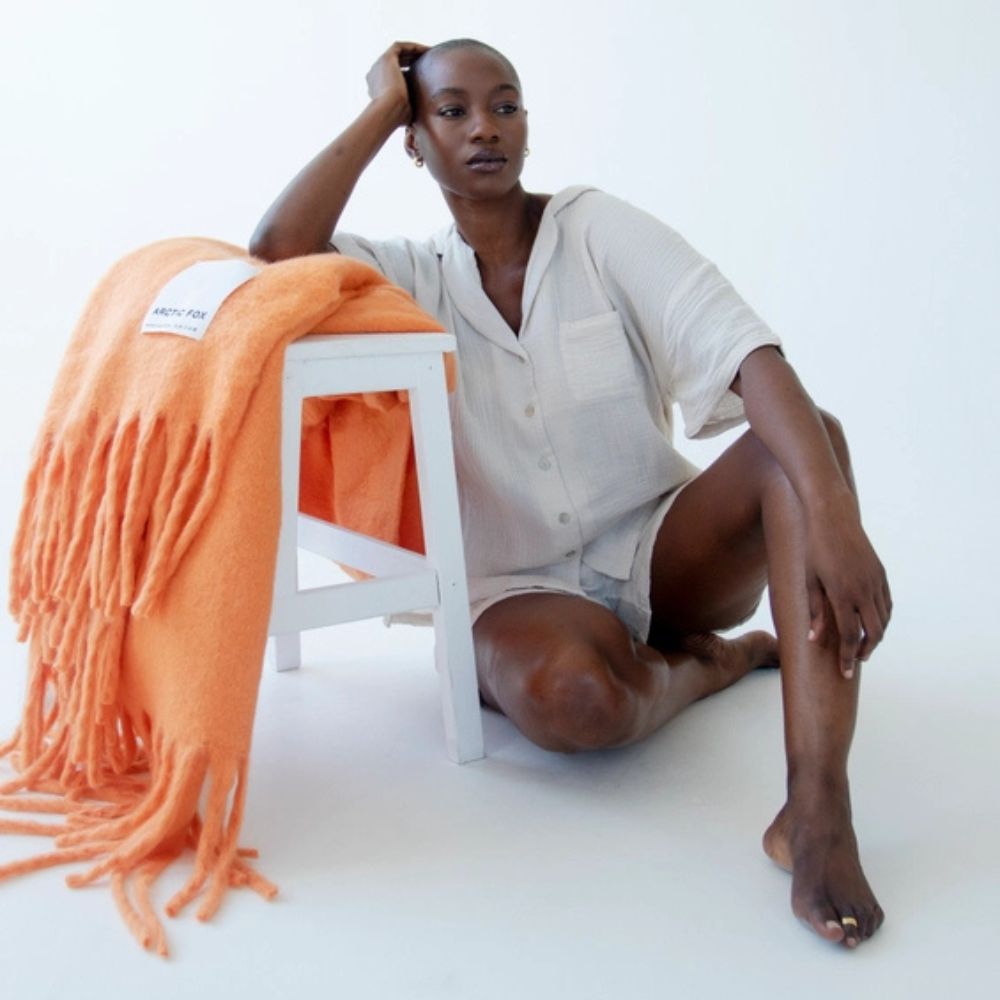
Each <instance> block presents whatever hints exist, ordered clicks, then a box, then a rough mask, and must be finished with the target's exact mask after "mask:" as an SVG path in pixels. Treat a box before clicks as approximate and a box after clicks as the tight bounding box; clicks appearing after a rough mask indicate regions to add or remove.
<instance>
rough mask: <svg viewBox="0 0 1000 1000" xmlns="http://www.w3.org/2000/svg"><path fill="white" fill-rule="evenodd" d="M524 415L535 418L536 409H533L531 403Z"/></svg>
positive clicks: (525, 409)
mask: <svg viewBox="0 0 1000 1000" xmlns="http://www.w3.org/2000/svg"><path fill="white" fill-rule="evenodd" d="M524 415H525V416H526V417H533V416H534V415H535V408H534V407H533V406H532V405H531V403H529V404H528V405H527V406H526V407H525V408H524Z"/></svg>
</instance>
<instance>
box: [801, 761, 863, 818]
mask: <svg viewBox="0 0 1000 1000" xmlns="http://www.w3.org/2000/svg"><path fill="white" fill-rule="evenodd" d="M787 789H788V804H789V806H790V807H791V808H793V809H796V810H806V811H812V810H814V809H820V810H823V811H829V810H831V809H835V808H837V807H840V808H843V809H846V812H847V816H848V818H849V817H850V811H851V790H850V785H849V783H848V780H847V772H846V771H845V770H844V769H843V768H817V767H802V766H795V765H793V764H789V767H788V784H787Z"/></svg>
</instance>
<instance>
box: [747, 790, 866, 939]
mask: <svg viewBox="0 0 1000 1000" xmlns="http://www.w3.org/2000/svg"><path fill="white" fill-rule="evenodd" d="M764 850H765V851H766V852H767V854H768V856H769V857H770V858H771V860H772V861H774V862H775V863H776V864H778V865H780V866H781V867H782V868H784V869H785V870H786V871H789V872H791V873H792V910H793V912H794V913H795V915H796V916H797V917H798V918H799V919H800V920H802V921H803V922H804V923H806V924H808V925H809V926H810V927H811V928H812V929H813V930H814V931H815V932H816V933H817V934H819V935H820V937H823V938H826V940H828V941H834V942H842V943H843V944H844V945H845V946H846V947H848V948H855V947H857V945H858V944H859V943H860V942H861V941H864V940H866V939H867V938H870V937H871V936H872V935H873V934H874V933H875V931H876V930H878V928H879V927H880V926H881V925H882V921H883V920H884V919H885V914H884V913H883V912H882V907H881V906H879V905H878V901H877V900H876V899H875V894H874V893H873V892H872V890H871V887H870V886H869V885H868V880H867V879H866V878H865V875H864V872H863V871H862V870H861V861H860V859H859V858H858V844H857V840H856V839H855V836H854V828H853V827H852V825H851V819H850V808H849V807H845V806H844V805H841V804H837V805H835V806H833V807H832V808H831V807H829V805H827V806H826V807H824V808H809V809H797V808H795V807H794V806H792V805H791V804H786V805H785V806H784V807H783V808H782V810H781V811H780V812H779V813H778V815H777V816H776V817H775V820H774V822H773V823H772V824H771V825H770V827H768V829H767V831H766V832H765V834H764Z"/></svg>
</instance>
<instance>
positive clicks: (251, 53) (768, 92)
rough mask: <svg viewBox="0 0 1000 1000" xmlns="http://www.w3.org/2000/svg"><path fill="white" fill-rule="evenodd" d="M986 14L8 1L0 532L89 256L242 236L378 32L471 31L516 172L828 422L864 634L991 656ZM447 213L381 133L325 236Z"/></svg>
mask: <svg viewBox="0 0 1000 1000" xmlns="http://www.w3.org/2000/svg"><path fill="white" fill-rule="evenodd" d="M154 9H155V10H156V14H155V15H154V14H153V13H152V11H153V10H154ZM998 10H1000V8H998V5H997V4H995V3H992V2H990V0H958V2H952V3H947V4H946V3H944V2H943V0H942V2H925V0H920V2H918V0H905V2H904V0H895V2H894V0H874V2H872V0H864V2H862V0H850V2H844V0H840V2H837V3H827V4H821V3H808V4H803V3H799V2H792V0H787V2H785V0H758V2H755V3H753V4H747V3H740V2H736V0H708V2H699V3H693V2H678V0H657V2H648V3H643V2H639V3H628V2H619V3H615V4H613V5H606V4H583V5H582V6H578V7H577V8H575V13H574V15H573V16H572V17H569V18H567V17H564V16H562V15H560V14H558V13H556V10H555V8H554V7H553V8H549V7H546V6H543V5H540V4H536V3H523V2H509V3H506V4H504V5H502V6H501V5H498V4H496V3H492V2H483V0H462V2H437V3H434V2H428V3H422V4H414V3H412V2H407V0H382V2H379V3H374V4H368V5H365V6H364V7H362V5H360V4H357V3H351V4H347V3H341V2H332V3H318V2H317V3H307V2H302V0H299V2H291V3H287V4H284V5H282V6H281V8H280V13H279V7H278V5H274V4H264V3H247V2H245V0H243V2H240V3H236V2H228V0H226V2H215V3H211V4H209V3H206V2H204V0H199V2H194V0H173V2H172V3H171V4H170V5H169V6H166V7H162V6H161V7H157V8H152V7H149V6H147V5H139V4H128V3H125V2H120V3H115V2H110V0H93V2H90V3H87V4H76V3H72V2H71V0H64V2H52V0H50V2H48V3H39V4H36V5H33V6H30V7H29V6H28V5H21V7H20V8H19V11H18V13H17V14H16V15H15V16H14V19H13V22H11V19H10V17H9V16H8V18H7V19H6V24H5V29H4V32H3V38H2V40H0V73H2V74H3V78H2V86H0V93H2V100H3V103H4V107H3V120H4V122H5V139H6V141H5V147H6V148H5V152H4V155H3V158H2V161H0V171H2V174H0V177H2V187H0V190H2V191H3V194H4V206H5V208H4V238H3V239H2V241H0V265H2V273H3V275H4V294H3V296H2V299H0V338H2V350H3V364H2V369H0V412H2V418H3V419H2V421H0V428H2V430H0V435H2V442H0V449H2V451H0V460H2V462H3V471H4V477H3V490H2V493H3V496H2V501H0V503H2V507H0V514H2V515H3V518H4V520H3V523H5V524H7V525H8V526H10V519H11V517H12V516H13V510H14V508H15V507H16V505H17V500H18V494H19V490H20V480H21V477H22V474H23V470H24V466H25V463H26V460H27V453H28V450H29V448H30V442H31V439H32V435H33V430H34V427H35V425H36V423H37V419H38V416H39V413H40V408H41V406H42V404H43V398H44V396H45V394H46V392H47V388H48V385H49V384H50V380H51V378H52V375H53V372H54V369H55V366H56V364H57V361H58V358H59V356H60V352H61V349H62V346H63V344H64V343H65V340H66V338H67V336H68V334H69V331H70V329H71V327H72V324H73V322H74V320H75V317H76V314H77V311H78V310H79V308H80V305H81V304H82V301H83V299H84V297H85V295H86V293H87V291H88V290H89V288H90V286H91V285H93V284H94V282H95V281H96V280H97V278H98V277H99V275H100V274H101V272H102V271H103V270H104V269H105V268H106V267H107V266H108V265H109V264H110V263H111V261H112V260H113V259H114V258H116V257H117V256H119V255H120V254H122V253H124V252H125V251H127V250H129V249H131V248H133V247H134V246H136V245H138V244H141V243H143V242H147V241H151V240H153V239H158V238H161V237H165V236H171V235H184V234H199V235H210V236H215V237H220V238H224V239H229V240H232V241H235V242H239V243H245V242H246V240H247V239H248V237H249V234H250V233H251V232H252V230H253V228H254V225H255V224H256V221H257V219H258V218H259V216H260V214H261V213H262V212H263V211H264V209H265V208H266V207H267V205H268V204H269V203H270V201H271V199H272V198H273V197H274V195H275V194H276V193H277V192H278V190H280V188H281V187H282V186H283V185H284V183H285V182H286V181H287V180H288V179H289V178H290V177H291V176H292V174H293V173H294V172H295V171H296V170H297V169H298V168H299V167H300V166H301V165H302V164H303V163H304V162H305V161H306V160H307V159H308V158H309V157H310V156H311V155H312V154H313V153H314V152H315V151H316V150H317V149H318V148H320V147H321V146H322V145H324V144H325V143H326V142H327V141H329V139H330V138H331V137H332V136H333V135H334V134H336V132H337V131H339V130H340V128H342V127H343V126H344V125H346V124H347V123H348V121H349V120H350V119H351V118H352V116H353V115H354V114H355V113H356V112H357V111H358V110H359V109H360V108H361V106H362V103H363V101H364V100H365V86H364V75H365V72H366V71H367V69H368V67H369V65H370V63H371V62H372V61H373V60H374V58H375V57H376V56H377V55H378V53H379V52H380V51H381V50H382V49H383V48H384V47H385V46H386V45H387V43H388V42H390V41H391V40H393V39H394V38H399V37H401V38H414V39H417V40H420V41H425V42H434V41H439V40H442V39H444V38H447V37H454V36H460V35H471V36H474V37H480V38H483V39H485V40H487V41H489V42H491V43H493V44H495V45H496V46H497V47H499V48H500V49H502V50H503V51H505V52H507V53H508V54H509V56H510V57H511V59H512V60H513V61H514V62H515V64H516V65H517V67H518V68H519V71H520V74H521V77H522V81H523V83H524V86H525V91H526V103H527V106H528V108H529V111H530V118H529V121H530V126H531V140H530V142H531V147H532V156H531V158H530V159H529V160H528V163H527V169H526V173H525V184H526V186H527V187H528V188H529V189H531V190H542V191H553V190H557V189H558V188H560V187H562V186H565V185H567V184H571V183H581V182H589V183H593V184H596V185H598V186H601V187H604V188H605V189H607V190H609V191H611V192H613V193H615V194H617V195H619V196H621V197H624V198H626V199H628V200H630V201H632V202H634V203H635V204H638V205H640V206H641V207H643V208H646V209H647V210H649V211H652V212H653V213H655V214H658V215H659V216H660V217H662V218H663V219H664V220H665V221H667V222H669V223H670V224H671V225H673V226H674V227H675V228H677V229H679V230H680V231H681V232H682V233H683V234H684V235H685V236H686V237H687V238H688V239H689V240H690V241H691V242H692V243H694V245H695V246H697V247H698V248H699V249H700V250H701V251H702V252H703V253H704V254H706V256H708V257H710V258H712V259H713V260H715V262H716V263H717V264H718V265H719V266H720V268H721V269H722V270H723V272H724V273H726V274H727V275H728V276H729V277H730V278H731V280H732V281H733V282H734V283H735V284H736V286H737V288H739V289H740V291H741V292H742V293H743V295H744V296H745V297H746V298H747V299H748V301H750V302H751V304H752V305H753V306H754V307H755V308H756V309H757V310H758V312H760V313H761V314H762V315H763V316H764V318H765V319H766V320H768V322H770V323H771V324H772V326H774V327H775V329H777V330H778V331H779V333H780V334H781V335H782V336H783V338H784V339H785V342H786V345H787V350H788V354H789V357H790V359H791V360H792V361H793V363H794V364H795V365H796V367H797V368H798V370H799V371H800V374H801V375H802V377H803V380H804V381H805V383H806V385H807V386H808V387H809V389H810V390H811V392H812V393H813V395H814V397H815V398H816V399H817V401H818V402H820V403H821V404H822V405H824V406H826V407H827V408H828V409H830V410H832V411H833V412H835V413H837V414H838V415H839V416H840V417H841V419H842V420H843V422H844V423H845V425H846V427H847V430H848V434H849V437H850V440H851V442H852V446H853V450H854V454H855V459H856V463H857V467H858V477H859V482H860V487H861V490H862V498H863V501H864V509H865V516H866V520H867V523H868V525H869V527H870V531H871V533H872V535H873V537H874V539H875V541H876V545H877V548H878V549H879V551H880V553H881V554H882V556H883V559H884V561H885V562H886V564H887V566H888V568H889V570H890V577H891V581H892V583H893V586H894V591H895V595H896V605H897V611H896V616H895V622H894V626H893V629H892V631H891V633H890V638H889V639H888V640H887V643H888V642H896V643H898V642H901V641H910V642H912V643H913V646H914V650H915V651H918V650H919V651H923V652H924V653H926V654H927V655H920V656H918V657H917V658H916V660H915V661H914V664H913V667H914V668H915V669H919V668H920V667H921V664H923V663H926V664H927V665H928V667H929V668H930V669H936V668H935V667H934V666H933V664H934V662H935V661H936V660H937V658H938V656H939V655H941V654H945V653H947V652H949V651H950V652H952V653H954V651H955V643H956V642H957V643H960V644H961V647H962V648H963V649H966V648H968V649H976V648H978V649H985V648H987V647H986V643H987V641H988V637H989V636H990V634H991V625H992V612H993V588H992V587H991V585H990V581H991V577H992V572H991V571H992V569H993V566H994V565H995V563H996V561H997V557H998V545H997V538H998V532H997V528H996V520H995V519H994V517H993V515H992V496H993V493H994V487H995V484H996V481H997V471H998V470H997V459H996V448H995V445H994V443H993V439H992V435H991V433H990V431H991V428H992V426H993V423H994V419H993V416H994V412H995V405H994V400H993V396H994V391H993V390H994V389H995V386H996V384H997V374H996V372H997V362H998V358H1000V355H998V351H997V346H996V340H997V333H998V329H1000V323H998V320H997V311H996V308H995V307H996V304H997V292H996V287H997V281H996V278H997V275H998V273H1000V268H998V265H1000V253H998V237H997V234H998V232H1000V197H998V194H997V178H998V177H1000V141H998V130H997V127H996V115H997V108H998V106H1000V101H998V98H1000V70H998V66H1000V60H998V59H997V53H998V51H1000V31H998V27H1000V13H998ZM445 221H447V215H446V210H445V206H444V203H443V201H442V200H441V198H440V196H439V194H438V192H437V190H436V189H435V188H434V186H433V184H432V182H431V181H430V179H429V178H428V177H427V176H426V174H425V173H418V172H417V171H415V170H414V169H413V168H412V166H410V164H409V161H407V160H406V159H404V156H403V154H402V151H401V135H400V136H399V139H398V141H397V139H396V138H395V137H394V138H393V139H392V140H390V142H389V144H388V145H387V147H386V148H385V149H384V150H383V152H382V154H381V155H380V156H379V157H378V159H377V160H376V162H375V163H374V164H373V166H372V167H371V168H370V171H369V173H368V174H367V175H366V176H365V177H364V178H363V179H362V182H361V184H360V185H359V188H358V190H357V192H356V195H355V198H354V200H353V202H352V203H351V205H350V206H349V208H348V211H347V213H346V215H345V218H344V220H343V222H344V225H345V227H347V228H351V229H353V230H356V231H361V232H365V233H370V234H372V235H389V234H395V233H405V234H410V235H423V234H425V233H427V232H429V231H431V230H432V229H434V228H436V227H437V226H439V225H440V224H442V223H443V222H445ZM715 450H717V449H716V447H715V444H714V443H713V445H712V446H709V447H708V448H702V447H699V448H697V449H695V448H693V449H692V454H693V455H694V457H695V458H696V460H702V461H705V460H707V459H708V458H709V457H710V456H711V455H712V454H714V452H715ZM7 533H8V534H9V527H8V532H7ZM886 648H888V646H887V647H886ZM973 665H974V664H970V666H973Z"/></svg>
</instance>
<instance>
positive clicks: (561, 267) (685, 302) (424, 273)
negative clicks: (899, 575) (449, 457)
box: [332, 186, 780, 638]
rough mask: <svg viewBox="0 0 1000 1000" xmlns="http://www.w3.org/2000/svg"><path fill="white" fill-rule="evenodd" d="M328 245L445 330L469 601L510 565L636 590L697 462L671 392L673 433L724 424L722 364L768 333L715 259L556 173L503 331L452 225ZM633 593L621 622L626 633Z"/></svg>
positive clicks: (728, 398)
mask: <svg viewBox="0 0 1000 1000" xmlns="http://www.w3.org/2000/svg"><path fill="white" fill-rule="evenodd" d="M332 246H333V247H334V248H335V249H336V250H338V251H340V252H341V253H343V254H345V255H348V256H351V257H356V258H358V259H360V260H363V261H365V262H367V263H369V264H371V265H372V266H374V267H376V268H377V269H378V270H380V271H381V272H382V273H383V274H384V275H385V276H386V277H388V278H389V280H390V281H392V282H394V283H395V284H397V285H400V286H401V287H402V288H404V289H405V290H406V291H408V292H409V293H410V294H411V295H412V296H413V297H414V298H415V299H416V301H417V303H418V304H419V305H420V306H421V307H422V308H423V309H424V310H426V311H427V312H429V313H431V314H432V315H434V316H436V317H437V318H438V320H439V321H440V322H441V323H442V325H443V326H444V327H445V328H446V329H447V330H449V331H451V332H452V333H454V334H455V336H456V339H457V344H458V349H457V353H458V385H457V389H456V392H455V393H454V394H453V397H452V401H451V407H452V414H451V415H452V429H453V434H454V445H455V463H456V471H457V475H458V485H459V500H460V505H461V514H462V527H463V537H464V543H465V556H466V564H467V570H468V575H469V585H470V596H471V598H472V600H473V609H474V610H475V609H476V608H477V605H479V610H480V611H481V610H482V602H483V601H484V600H489V601H490V603H493V601H492V600H491V599H492V598H495V597H496V596H497V595H498V594H502V593H507V592H509V591H510V590H511V589H512V588H517V586H518V584H519V583H521V586H522V587H523V586H524V585H525V584H524V583H522V581H521V579H520V578H522V577H531V578H532V585H534V581H536V580H538V579H539V578H541V579H542V580H543V581H548V586H549V587H551V588H552V589H560V590H565V591H566V592H570V593H575V592H584V593H587V591H588V590H590V591H594V590H595V587H594V581H595V579H596V580H597V581H598V583H599V584H600V581H601V579H602V578H604V579H605V580H607V581H618V582H619V584H620V587H619V589H621V588H622V587H624V586H625V585H626V584H627V583H629V582H630V581H631V587H632V589H634V586H635V581H636V580H637V579H638V580H641V579H643V578H644V579H645V585H646V586H647V587H648V567H647V566H644V565H642V564H641V563H639V564H637V562H636V560H637V552H638V550H639V548H640V543H643V542H644V540H645V543H646V545H645V547H646V548H649V549H650V550H651V543H650V542H649V539H648V537H647V536H648V533H649V530H650V526H651V525H653V524H655V526H657V527H658V524H659V520H660V519H662V516H663V514H664V513H665V509H666V507H665V499H666V498H669V497H670V496H672V495H673V494H674V493H675V492H676V491H677V490H678V488H679V487H681V486H682V485H683V484H684V483H686V482H688V481H690V480H691V479H692V478H693V477H694V476H695V475H697V472H698V469H697V468H696V467H695V466H694V465H692V464H691V463H690V462H688V461H687V460H686V459H685V458H684V457H683V456H682V455H681V454H680V453H679V452H678V451H677V450H676V449H675V447H674V445H673V411H674V404H675V403H676V404H678V406H679V408H680V413H681V415H682V417H683V421H684V428H685V432H686V434H687V436H688V437H691V438H701V437H709V436H711V435H713V434H717V433H719V432H721V431H723V430H726V429H727V428H729V427H732V426H734V425H736V424H738V423H739V422H741V421H742V420H743V419H744V417H745V414H744V410H743V404H742V400H740V398H739V397H738V396H736V395H735V394H734V393H732V392H731V391H729V386H730V385H731V384H732V381H733V379H734V378H735V376H736V374H737V372H738V370H739V366H740V364H741V363H742V361H743V359H744V358H745V357H746V356H747V355H748V354H750V353H751V352H752V351H754V350H756V349H757V348H759V347H763V346H767V345H775V346H780V340H779V338H778V337H777V336H776V335H775V334H774V332H773V331H772V330H771V329H770V328H769V327H768V326H767V324H766V323H764V322H763V320H761V318H760V317H759V316H758V315H757V314H756V313H755V312H754V311H753V309H751V308H750V306H748V305H747V303H746V302H744V300H743V299H742V298H741V297H740V295H739V294H738V293H737V292H736V291H735V289H734V288H733V286H732V285H731V284H730V282H729V281H727V280H726V278H725V277H723V276H722V275H721V274H720V273H719V271H718V269H717V268H716V267H715V265H714V264H713V263H712V262H711V261H709V260H707V259H706V258H704V257H703V256H702V255H701V254H699V253H698V252H697V251H696V250H695V249H694V248H692V247H691V246H690V244H688V243H687V241H686V240H684V238H683V237H682V236H680V235H679V234H678V233H677V232H676V231H675V230H673V229H671V228H670V227H669V226H667V225H665V224H664V223H662V222H660V221H659V220H657V219H656V218H654V217H653V216H651V215H649V214H647V213H645V212H643V211H641V210H639V209H637V208H635V207H634V206H632V205H630V204H628V203H627V202H624V201H622V200H620V199H618V198H615V197H613V196H611V195H609V194H606V193H604V192H602V191H599V190H597V189H596V188H592V187H585V186H577V187H571V188H566V189H565V190H563V191H560V192H559V193H557V194H555V195H554V196H553V197H552V198H551V199H550V201H549V202H548V204H547V205H546V207H545V210H544V213H543V215H542V218H541V221H540V224H539V228H538V233H537V236H536V238H535V242H534V245H533V247H532V251H531V255H530V258H529V260H528V264H527V269H526V272H525V278H524V291H523V299H522V324H521V329H520V331H518V332H516V333H515V331H514V330H512V329H511V328H510V326H509V325H508V324H507V322H506V320H504V318H503V317H502V316H501V314H500V313H499V311H498V310H497V308H496V307H495V306H494V304H493V302H492V301H491V300H490V299H489V297H488V296H487V295H486V293H485V291H484V290H483V287H482V283H481V280H480V275H479V269H478V265H477V263H476V258H475V253H474V252H473V250H472V248H471V247H470V246H469V245H468V244H467V243H466V242H465V241H464V240H463V238H462V237H461V235H460V234H459V232H458V230H457V228H456V227H455V225H454V224H452V225H450V226H448V227H447V228H446V229H443V230H441V231H440V232H438V233H436V234H435V235H434V236H432V237H431V238H430V239H427V240H424V241H415V240H410V239H405V238H395V239H387V240H372V239H367V238H365V237H362V236H358V235H354V234H349V233H337V234H335V236H334V238H333V241H332ZM657 514H659V516H658V517H657V516H656V515H657ZM643 558H648V555H645V556H643ZM595 574H596V576H595ZM643 574H644V577H643ZM510 578H514V579H513V580H511V579H510ZM585 584H587V586H585ZM539 585H541V584H539ZM608 586H611V585H610V584H609V585H608ZM596 589H598V590H607V587H606V586H604V585H603V584H601V585H600V586H598V587H597V588H596ZM612 589H613V588H612ZM588 596H592V595H588ZM603 603H607V602H603ZM645 603H646V605H647V610H646V611H645V612H643V613H642V614H640V615H638V616H631V617H632V621H631V623H629V627H630V629H631V630H632V632H633V634H637V637H638V638H645V631H644V630H647V629H648V617H649V615H648V594H647V595H646V596H645ZM639 633H641V634H639Z"/></svg>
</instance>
